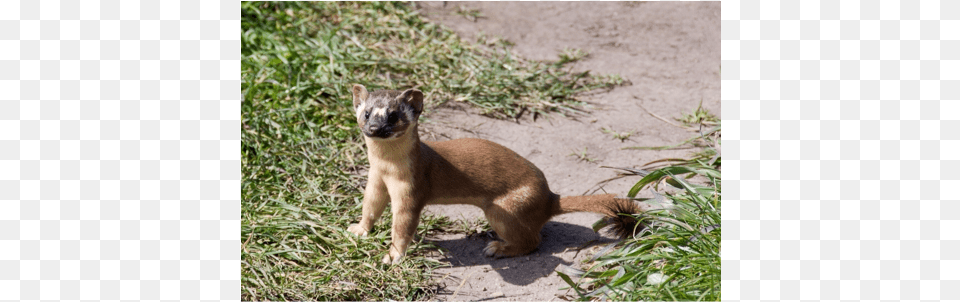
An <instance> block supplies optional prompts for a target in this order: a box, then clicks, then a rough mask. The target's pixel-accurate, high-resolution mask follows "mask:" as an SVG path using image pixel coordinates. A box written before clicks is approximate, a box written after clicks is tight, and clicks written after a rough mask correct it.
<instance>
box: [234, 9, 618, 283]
mask: <svg viewBox="0 0 960 302" xmlns="http://www.w3.org/2000/svg"><path fill="white" fill-rule="evenodd" d="M241 31H242V38H241V55H242V59H241V79H242V82H241V90H242V92H241V93H242V102H241V109H242V112H241V120H242V129H241V137H242V142H241V150H240V151H241V172H242V181H241V186H242V193H241V198H242V202H241V231H240V232H241V242H242V244H241V257H242V260H241V275H242V278H241V279H242V281H241V299H243V300H387V299H394V300H418V299H428V298H429V297H431V295H432V293H431V291H430V288H431V287H430V281H429V277H430V275H429V274H430V271H431V269H432V268H433V267H436V266H437V265H439V263H437V262H436V261H433V260H430V259H428V258H426V257H424V254H425V253H426V252H427V250H426V248H428V247H430V246H429V244H426V243H424V242H422V241H415V242H414V243H413V244H412V246H411V248H410V249H409V250H408V254H407V257H406V258H405V260H404V261H403V262H402V263H401V264H399V265H394V266H390V265H382V264H380V262H379V261H380V259H381V258H382V257H383V255H384V254H385V252H386V249H387V242H388V241H389V234H390V227H389V224H388V223H387V222H389V221H390V220H391V217H390V212H389V211H387V212H386V213H385V217H384V218H383V219H381V220H380V223H379V224H377V226H375V227H374V229H373V231H372V232H371V234H370V235H369V236H368V237H365V238H357V237H355V236H353V235H351V234H349V233H348V232H346V231H345V228H346V227H347V226H348V225H349V224H351V223H355V222H357V218H358V217H359V215H360V204H361V199H362V188H363V186H364V180H365V177H364V176H363V175H364V174H365V170H366V169H367V167H368V162H367V159H366V156H365V154H364V151H363V143H362V140H361V139H360V134H359V131H357V130H356V121H355V120H354V117H353V113H352V110H351V105H352V101H351V96H350V94H349V92H348V91H349V87H350V85H352V84H353V83H360V84H364V85H366V86H367V87H368V88H370V89H380V88H392V89H397V88H412V87H416V88H419V89H421V90H423V91H424V92H425V93H426V95H427V100H426V101H427V103H428V104H431V105H433V106H436V105H437V104H439V103H442V102H445V101H463V102H468V103H470V104H473V105H474V106H477V107H478V108H481V109H482V110H483V111H484V112H485V113H486V114H488V115H491V116H495V117H516V116H518V115H519V114H520V113H522V112H524V111H529V112H535V113H538V112H564V111H570V110H575V109H574V108H576V107H577V106H579V105H582V103H580V102H579V101H577V100H576V98H575V96H574V95H575V94H576V93H578V92H582V91H587V90H591V89H595V88H600V87H609V86H610V85H615V84H617V83H619V78H617V77H605V76H593V75H589V74H587V73H577V74H572V73H569V72H566V71H564V70H562V69H561V67H562V66H563V64H561V63H556V62H552V63H551V62H531V61H526V60H523V59H520V58H516V57H514V56H512V55H511V54H510V52H509V49H507V48H506V44H504V43H503V42H499V43H495V44H496V45H495V46H497V47H499V49H496V48H494V49H491V48H487V47H483V46H480V47H477V46H471V45H468V44H466V43H462V42H461V41H460V38H458V37H457V36H456V35H454V34H453V33H452V32H450V31H449V30H446V29H443V28H441V27H440V26H438V25H435V24H431V23H428V22H426V21H424V20H423V19H421V18H420V17H419V16H418V15H417V13H416V12H414V11H412V10H411V9H410V8H409V7H408V5H407V4H403V3H394V2H363V3H355V2H277V3H274V2H243V3H241ZM449 225H450V222H449V221H448V220H446V219H444V218H442V217H424V218H423V219H422V220H421V224H420V227H419V229H418V235H419V236H420V238H423V237H424V236H425V235H426V234H427V233H428V232H431V231H435V230H439V229H445V228H449Z"/></svg>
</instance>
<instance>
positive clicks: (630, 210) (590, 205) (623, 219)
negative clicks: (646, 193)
mask: <svg viewBox="0 0 960 302" xmlns="http://www.w3.org/2000/svg"><path fill="white" fill-rule="evenodd" d="M573 212H593V213H599V214H603V215H606V216H607V218H606V219H607V220H608V221H607V222H608V224H609V225H611V228H610V231H611V232H613V233H614V234H615V235H617V236H619V237H620V238H628V237H630V236H633V235H634V234H635V232H637V231H640V230H641V228H639V227H637V219H636V218H635V217H634V216H632V215H621V214H639V213H641V212H643V211H642V210H641V209H640V206H638V205H637V204H636V203H634V202H633V201H631V200H629V199H623V198H617V197H616V195H614V194H602V195H590V196H564V197H562V198H560V211H559V212H558V213H557V215H559V214H566V213H573Z"/></svg>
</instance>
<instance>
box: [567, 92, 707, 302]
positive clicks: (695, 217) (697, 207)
mask: <svg viewBox="0 0 960 302" xmlns="http://www.w3.org/2000/svg"><path fill="white" fill-rule="evenodd" d="M698 110H699V109H698ZM719 132H720V129H719V126H717V128H715V129H714V130H712V131H711V132H710V133H711V134H715V135H709V134H707V135H702V136H698V138H699V139H701V140H702V141H703V143H702V144H698V145H697V146H705V147H703V148H702V149H701V151H699V152H696V153H694V154H693V155H692V156H691V157H690V158H686V159H675V158H668V159H661V160H657V161H653V162H650V163H647V164H645V165H644V166H643V167H642V168H641V169H631V168H620V169H621V170H624V171H627V172H630V173H633V174H635V175H639V176H642V178H641V179H640V180H639V181H637V183H636V184H635V185H634V186H633V187H632V188H631V189H630V191H629V192H628V193H627V196H628V197H630V198H635V197H636V196H637V194H638V193H639V192H640V191H641V190H643V189H644V188H651V189H652V190H653V195H654V196H655V197H654V198H640V199H638V200H640V201H642V202H647V203H650V204H652V205H655V206H659V207H660V208H662V209H661V210H653V211H649V212H646V213H644V214H643V215H638V216H637V217H638V218H639V219H640V223H642V224H644V225H646V226H647V228H646V229H644V230H643V231H642V232H641V233H640V234H638V235H637V236H635V237H634V238H630V239H627V240H625V241H624V242H623V243H622V245H620V246H617V248H615V249H613V250H612V251H611V252H608V253H602V252H601V253H599V254H598V257H596V258H595V262H593V265H592V266H591V267H590V268H589V269H588V270H586V271H583V270H578V269H574V268H572V267H569V266H561V267H560V268H559V269H558V271H557V273H558V274H559V275H560V277H561V278H562V279H563V280H564V281H565V282H566V283H567V284H568V285H569V286H570V287H571V288H573V289H574V290H575V291H576V292H577V294H578V295H579V297H580V300H584V301H587V300H591V301H592V300H597V299H607V300H629V301H667V300H670V301H677V300H697V301H701V300H707V301H719V300H720V297H721V295H720V234H721V230H720V225H721V220H720V199H721V193H720V192H721V187H720V147H719V146H720V141H719ZM685 144H692V141H690V140H688V141H687V142H685ZM698 182H699V183H698ZM661 184H666V185H667V187H664V188H663V189H661V187H660V185H661ZM598 226H602V223H600V222H598V224H597V225H595V226H594V227H595V228H597V227H598Z"/></svg>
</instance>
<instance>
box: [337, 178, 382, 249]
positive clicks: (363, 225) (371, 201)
mask: <svg viewBox="0 0 960 302" xmlns="http://www.w3.org/2000/svg"><path fill="white" fill-rule="evenodd" d="M372 172H373V171H371V173H370V177H369V179H367V188H366V189H365V190H364V191H363V216H362V217H361V218H360V223H359V224H356V223H355V224H351V225H350V227H348V228H347V231H350V233H353V234H354V235H357V236H366V235H367V233H368V232H370V230H372V229H373V224H374V223H376V222H377V219H380V215H382V214H383V210H384V209H386V208H387V201H389V200H390V194H389V193H388V192H387V186H386V184H385V183H384V182H383V178H381V177H380V176H378V175H376V174H375V173H372Z"/></svg>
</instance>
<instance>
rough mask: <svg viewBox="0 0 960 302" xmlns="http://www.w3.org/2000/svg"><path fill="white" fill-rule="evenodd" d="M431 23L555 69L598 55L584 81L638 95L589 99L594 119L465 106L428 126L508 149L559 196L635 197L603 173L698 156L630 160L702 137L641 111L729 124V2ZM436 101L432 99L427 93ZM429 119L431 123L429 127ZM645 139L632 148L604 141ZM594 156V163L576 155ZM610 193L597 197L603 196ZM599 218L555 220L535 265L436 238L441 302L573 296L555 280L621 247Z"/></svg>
mask: <svg viewBox="0 0 960 302" xmlns="http://www.w3.org/2000/svg"><path fill="white" fill-rule="evenodd" d="M417 5H418V7H419V10H420V12H421V14H422V15H424V16H425V17H427V18H428V19H430V20H432V21H435V22H439V23H441V24H443V25H445V26H447V27H449V28H451V29H453V30H454V31H456V32H457V33H458V34H459V35H460V36H461V37H463V38H464V39H466V40H468V41H474V40H475V37H476V35H477V34H479V33H481V32H483V33H485V34H487V35H488V36H491V37H493V36H500V37H502V38H505V39H507V40H508V41H510V42H513V43H515V44H516V46H515V47H514V48H513V51H514V52H515V53H516V54H519V55H521V56H523V57H526V58H528V59H534V60H556V58H557V54H558V53H559V52H560V51H561V50H563V49H564V48H579V49H582V50H584V51H586V52H588V53H589V54H590V55H589V56H588V57H587V58H585V59H583V60H582V61H580V62H577V63H575V65H574V66H573V70H574V71H583V70H590V71H592V72H596V73H601V74H609V73H616V74H619V75H620V76H621V77H623V78H624V79H625V80H628V81H629V82H630V83H632V84H631V85H627V86H623V87H617V88H615V89H613V90H612V91H609V92H605V93H600V94H595V95H591V96H587V97H585V98H584V100H586V101H588V102H590V103H592V104H593V108H591V109H590V113H589V114H587V115H584V116H580V117H577V118H565V117H562V116H559V115H554V116H551V117H549V118H548V119H543V118H540V119H538V120H536V121H533V120H530V119H527V120H521V121H520V122H514V121H502V120H495V119H491V118H486V117H483V116H480V115H477V114H475V112H474V111H473V110H472V109H470V108H468V107H466V106H463V105H458V104H450V103H448V104H450V105H447V106H445V107H443V108H439V109H438V110H435V111H434V112H432V113H430V114H429V115H427V116H425V117H424V118H422V119H421V122H422V126H421V137H422V139H423V140H448V139H456V138H464V137H479V138H484V139H488V140H491V141H494V142H497V143H499V144H502V145H504V146H506V147H508V148H510V149H512V150H514V151H516V152H517V153H519V154H520V155H522V156H524V157H526V158H527V159H528V160H530V161H531V162H533V163H534V164H536V165H537V166H538V167H539V168H540V169H541V170H543V173H544V174H545V175H546V177H547V180H548V181H549V184H550V188H551V189H552V190H553V191H554V192H556V193H557V194H560V195H582V194H585V193H590V192H595V191H596V192H598V193H603V191H606V192H609V193H615V194H619V195H623V194H626V192H627V190H629V188H630V187H631V186H632V185H633V184H634V183H635V182H636V181H637V180H638V178H636V177H630V178H623V179H619V180H615V181H612V182H609V183H607V184H605V185H604V186H603V187H602V188H600V187H598V186H596V184H597V183H598V182H600V181H602V180H605V179H608V178H611V177H614V176H616V175H617V173H616V171H614V170H610V169H603V168H600V166H616V167H639V166H640V165H642V164H644V163H647V162H649V161H652V160H656V159H661V158H667V157H679V156H684V155H686V154H687V153H688V152H690V151H689V150H672V151H649V150H621V148H622V147H627V146H663V145H672V144H675V143H679V142H681V141H683V140H685V139H687V138H689V137H691V136H692V135H694V133H691V132H687V131H685V130H683V129H680V128H677V127H673V126H670V125H668V124H666V123H664V122H663V121H660V120H658V119H656V118H654V117H652V116H650V115H649V114H647V113H645V112H644V111H643V110H642V109H641V107H640V105H642V106H644V107H645V108H647V109H648V110H650V111H652V112H653V113H655V114H657V115H660V116H662V117H668V118H669V117H676V116H679V115H680V113H681V112H690V111H692V110H693V109H694V108H696V106H697V104H698V103H699V102H700V100H701V99H702V100H703V106H704V107H705V108H707V109H708V110H710V111H711V112H713V113H715V114H717V115H718V116H719V114H720V3H719V2H712V3H710V2H689V3H688V2H684V3H678V2H673V3H662V2H627V3H624V2H618V3H614V2H604V3H599V2H593V3H590V2H554V3H544V2H538V3H526V2H525V3H517V2H513V3H511V2H479V3H470V2H466V3H464V2H448V3H446V4H444V3H443V2H420V3H418V4H417ZM461 7H462V9H467V10H470V9H476V10H479V12H480V13H481V14H482V15H483V16H484V17H481V18H478V19H476V20H473V19H472V18H468V17H464V16H462V15H458V14H456V12H457V11H458V9H461ZM427 93H429V92H427ZM424 120H426V121H424ZM604 127H608V128H612V129H614V130H616V131H620V132H627V131H636V132H635V133H634V134H633V135H632V136H631V137H630V138H629V139H628V140H626V141H624V142H621V141H620V140H619V139H615V138H614V137H613V136H612V135H610V134H607V133H603V132H602V131H601V129H602V128H604ZM584 148H587V151H586V152H587V154H588V157H589V158H592V159H595V161H594V162H587V161H582V160H580V159H578V158H577V157H575V156H571V155H570V154H571V153H573V152H574V151H582V150H583V149H584ZM598 189H599V190H600V191H597V190H598ZM427 211H428V212H429V213H434V214H441V215H447V216H449V217H451V218H453V219H463V220H467V221H474V220H476V219H477V218H478V217H483V214H482V212H481V211H480V210H479V209H478V208H475V207H473V206H429V207H428V208H427ZM599 218H600V215H598V214H592V213H575V214H566V215H561V216H557V217H555V218H554V219H553V220H552V221H551V222H550V223H548V224H547V225H546V226H545V227H544V229H543V231H542V233H541V234H542V236H543V243H542V244H541V245H540V248H539V249H538V250H537V251H536V252H534V253H532V254H530V255H527V256H521V257H515V258H506V259H491V258H486V257H484V256H482V255H481V249H482V248H483V246H485V245H486V243H487V242H489V241H490V240H492V238H490V237H489V236H469V237H468V236H466V235H463V234H444V235H440V236H439V237H436V238H428V239H429V240H431V241H433V242H434V243H435V244H436V245H438V246H440V247H441V248H442V249H443V251H444V255H442V256H440V255H438V256H437V257H438V259H440V260H441V261H443V262H447V263H450V264H451V266H450V267H445V268H442V269H439V270H438V271H437V278H439V279H441V280H439V282H440V284H441V286H442V288H441V290H440V295H439V297H438V298H439V299H441V300H541V301H546V300H557V299H564V300H566V299H569V298H571V297H573V296H575V295H576V294H575V293H574V292H573V291H572V290H559V288H561V287H564V286H565V283H564V282H563V281H562V280H561V279H560V278H559V277H558V276H557V274H556V273H554V271H555V270H556V269H557V266H558V265H560V264H565V265H571V266H574V267H583V266H582V262H583V261H584V260H586V259H589V256H591V255H592V254H593V253H595V252H596V251H597V250H599V248H600V247H601V246H602V245H603V244H604V243H609V242H614V241H615V240H613V239H611V238H609V237H604V236H601V235H598V234H596V233H594V232H593V231H592V230H591V229H590V226H591V224H593V223H594V222H595V221H597V220H598V219H599Z"/></svg>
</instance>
